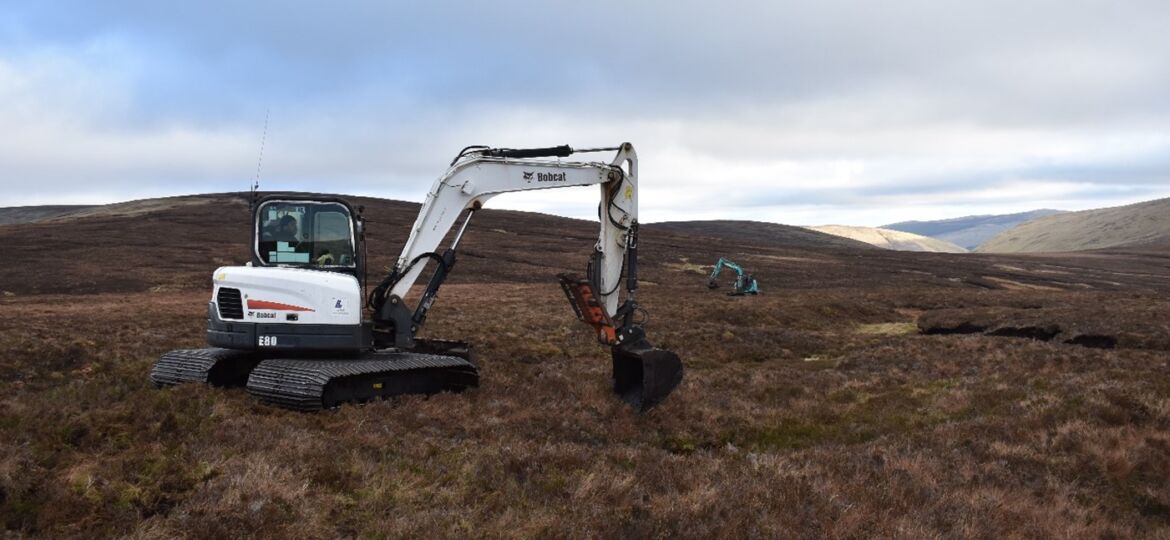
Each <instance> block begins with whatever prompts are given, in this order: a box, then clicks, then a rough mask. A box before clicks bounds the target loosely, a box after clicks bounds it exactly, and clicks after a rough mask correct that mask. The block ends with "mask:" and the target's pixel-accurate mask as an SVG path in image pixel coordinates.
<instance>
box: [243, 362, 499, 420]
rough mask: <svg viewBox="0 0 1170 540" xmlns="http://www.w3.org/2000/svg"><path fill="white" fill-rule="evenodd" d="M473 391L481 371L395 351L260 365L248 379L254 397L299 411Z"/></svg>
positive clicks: (469, 366)
mask: <svg viewBox="0 0 1170 540" xmlns="http://www.w3.org/2000/svg"><path fill="white" fill-rule="evenodd" d="M477 386H479V370H478V369H477V368H476V367H475V365H474V364H472V363H471V362H468V361H467V360H464V359H462V358H457V357H454V356H442V355H434V354H419V353H407V352H397V351H394V352H373V353H367V354H365V355H363V356H362V357H360V358H355V359H351V360H313V359H271V360H264V361H262V362H260V364H259V365H258V366H256V368H255V369H254V370H252V375H251V376H250V377H249V378H248V392H249V393H251V394H252V395H254V396H256V397H257V398H259V399H260V400H262V401H265V402H267V403H271V404H273V405H277V406H279V407H284V408H288V409H295V410H298V411H317V410H321V409H327V408H332V407H336V406H338V405H341V404H343V403H358V402H363V401H370V400H374V399H384V398H388V397H392V396H397V395H401V394H434V393H438V392H444V391H451V392H458V391H461V390H464V389H466V388H473V387H477Z"/></svg>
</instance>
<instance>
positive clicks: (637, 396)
mask: <svg viewBox="0 0 1170 540" xmlns="http://www.w3.org/2000/svg"><path fill="white" fill-rule="evenodd" d="M557 277H558V278H559V279H560V283H561V288H562V289H564V291H565V296H567V297H568V298H569V305H571V306H573V311H574V312H575V313H576V314H577V318H578V319H580V320H581V321H582V322H584V323H585V324H588V325H589V326H592V327H593V330H594V332H596V335H597V340H598V341H599V342H601V343H602V344H603V345H609V346H610V348H611V351H612V354H613V391H614V393H615V394H617V395H618V397H620V398H621V399H622V400H623V401H625V402H626V403H629V404H630V405H633V406H634V407H635V408H637V409H638V410H639V411H643V412H645V411H647V410H649V409H650V408H651V407H653V406H655V405H657V404H658V403H660V402H661V401H662V400H664V399H666V396H669V395H670V393H671V392H673V391H674V388H675V387H676V386H678V384H679V382H681V381H682V376H683V368H682V360H680V359H679V357H678V355H677V354H674V353H673V352H670V351H668V350H665V349H659V348H658V347H655V346H653V345H651V344H650V342H649V341H647V340H646V337H645V335H644V334H643V333H642V331H641V328H638V329H637V330H636V331H635V332H633V333H628V334H623V335H622V336H621V338H619V337H618V332H617V329H616V328H614V326H613V321H612V320H610V318H609V316H608V315H606V313H605V310H604V309H602V307H601V303H600V302H598V300H597V297H596V295H594V293H593V287H592V285H590V284H589V281H588V280H586V279H583V278H581V277H580V276H577V275H575V274H560V275H558V276H557Z"/></svg>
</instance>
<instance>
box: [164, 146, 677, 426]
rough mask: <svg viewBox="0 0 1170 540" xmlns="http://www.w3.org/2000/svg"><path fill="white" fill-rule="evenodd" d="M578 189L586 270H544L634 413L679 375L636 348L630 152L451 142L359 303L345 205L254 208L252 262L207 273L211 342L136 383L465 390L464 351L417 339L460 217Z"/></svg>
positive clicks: (289, 398) (269, 393)
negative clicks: (592, 204) (586, 229)
mask: <svg viewBox="0 0 1170 540" xmlns="http://www.w3.org/2000/svg"><path fill="white" fill-rule="evenodd" d="M598 152H616V155H615V156H614V157H613V159H611V160H610V161H608V162H577V161H564V160H562V159H561V158H566V157H569V156H571V155H575V154H583V153H598ZM585 185H599V186H600V191H601V204H600V206H599V216H600V222H601V229H600V235H599V238H598V240H597V244H596V246H595V250H594V253H593V255H592V256H591V257H590V259H589V262H588V264H587V266H586V272H585V274H584V275H575V274H569V273H564V274H560V275H559V276H558V277H559V280H560V283H561V287H562V288H563V289H564V291H565V294H566V296H567V297H568V298H569V301H570V304H571V305H572V307H573V309H574V311H575V313H576V315H577V317H578V318H579V319H580V320H581V321H583V322H585V323H587V324H589V325H590V327H592V329H593V331H594V333H595V335H596V336H597V338H598V341H600V342H601V343H602V344H604V345H606V346H608V347H610V349H611V353H612V355H611V356H612V361H613V388H614V392H615V393H616V394H617V395H618V396H619V397H620V398H621V399H623V400H624V401H626V402H628V403H629V404H631V405H632V406H634V407H635V408H637V409H639V410H641V411H645V410H647V409H649V408H651V407H653V406H654V405H656V404H658V403H659V402H661V401H662V400H663V399H665V398H666V396H667V395H669V394H670V393H671V392H672V391H673V390H674V388H675V387H676V386H678V384H679V382H681V380H682V373H683V371H682V362H681V361H680V359H679V357H678V355H676V354H674V353H673V352H670V351H667V350H664V349H660V348H657V347H654V346H653V345H651V344H650V342H649V341H647V339H646V335H645V332H644V330H643V328H642V324H641V320H644V317H642V316H641V313H642V312H643V309H642V308H641V307H639V306H638V304H637V302H636V301H635V293H636V291H637V289H638V158H637V154H636V153H635V152H634V147H633V146H632V145H631V144H629V143H623V144H622V145H620V146H616V147H610V148H590V149H579V150H574V149H572V148H570V147H569V146H557V147H551V148H533V149H506V148H489V147H486V146H469V147H467V148H464V149H463V150H462V151H461V152H459V154H458V155H457V156H456V157H455V159H454V160H453V161H452V162H451V165H450V167H449V168H448V169H447V171H446V172H445V173H444V174H443V175H442V176H441V177H440V178H439V179H438V180H436V181H435V183H434V185H433V186H432V187H431V190H430V191H429V192H428V193H427V197H426V201H425V202H424V203H423V205H422V209H421V210H420V211H419V214H418V218H417V219H416V220H415V222H414V226H413V228H412V229H411V231H410V237H409V238H408V239H407V241H406V245H405V246H404V247H403V248H402V253H401V255H399V257H398V260H397V263H396V264H395V265H394V267H393V269H392V270H391V272H390V273H389V275H387V276H386V277H385V278H384V279H382V280H381V281H380V282H379V283H378V284H377V285H376V286H374V287H373V288H372V290H371V291H370V292H369V294H368V295H366V294H364V292H365V290H366V279H365V276H366V264H367V261H366V258H365V249H364V234H363V223H364V222H363V219H362V217H361V216H360V215H359V213H355V212H354V210H353V208H352V207H351V206H350V205H349V204H347V203H346V202H345V201H344V200H341V199H338V198H335V197H322V196H311V197H306V196H280V195H274V196H268V197H264V198H262V199H260V200H254V201H253V208H252V214H253V220H252V221H253V230H252V255H251V258H252V260H251V262H250V263H248V264H247V265H246V266H227V267H221V268H218V269H216V270H215V272H214V274H213V276H212V283H213V287H214V289H213V291H212V297H211V301H210V302H209V303H208V306H207V320H208V327H207V341H208V344H209V345H210V347H209V348H204V349H184V350H176V351H171V352H168V353H166V354H164V355H162V357H161V358H160V359H159V361H158V362H157V363H156V364H155V366H154V369H153V370H152V371H151V375H150V377H151V380H152V381H153V382H154V383H155V384H156V385H159V386H169V385H174V384H180V383H188V382H198V383H208V384H212V385H216V386H247V389H248V391H249V392H250V393H251V394H253V395H255V396H257V397H258V398H260V399H261V400H263V401H265V402H269V403H273V404H275V405H278V406H282V407H286V408H291V409H297V410H308V411H312V410H320V409H324V408H331V407H335V406H338V405H340V404H343V403H350V402H362V401H368V400H373V399H379V398H387V397H392V396H395V395H400V394H412V393H421V394H430V393H435V392H442V391H460V390H463V389H466V388H469V387H475V386H478V384H479V370H478V368H477V366H476V365H475V363H473V360H472V357H471V350H470V347H469V346H468V345H467V344H466V343H462V342H456V341H442V340H433V339H423V338H421V337H419V336H418V332H419V329H420V328H422V326H423V323H424V322H425V321H426V317H427V312H428V311H429V310H430V308H431V307H432V305H433V304H434V302H435V299H436V295H437V294H438V292H439V287H440V286H441V285H442V284H443V281H444V280H445V279H446V277H447V276H448V275H449V273H450V272H451V270H452V268H453V267H454V265H455V260H456V257H455V253H456V247H457V246H458V244H459V240H460V239H461V238H462V236H463V233H464V231H465V230H466V228H467V225H468V223H469V222H470V221H471V218H472V216H473V215H474V214H475V212H476V211H477V210H479V209H480V208H482V207H483V204H484V203H485V202H486V201H487V200H488V199H490V198H491V197H493V196H495V195H499V194H501V193H507V192H514V191H528V190H536V189H550V188H559V187H568V186H585ZM461 217H462V223H461V224H460V225H459V228H458V231H457V232H456V233H455V235H454V237H453V239H452V240H451V242H450V244H449V245H448V246H447V247H446V248H445V249H443V250H442V251H440V250H439V247H440V246H439V245H440V243H441V242H442V241H443V240H444V239H445V238H446V237H447V236H448V233H449V232H450V231H451V230H452V228H454V227H455V225H456V223H459V221H460V218H461ZM428 263H434V266H435V270H434V272H433V274H431V277H430V280H429V282H428V283H427V285H426V288H425V289H424V290H423V291H422V294H421V296H419V298H418V300H417V302H416V303H415V305H413V306H408V303H407V293H408V292H409V291H410V289H411V287H412V286H413V285H414V283H415V282H416V281H417V280H418V278H419V277H420V275H421V274H422V272H423V271H424V269H425V268H426V267H427V266H428ZM623 277H624V280H623ZM623 281H624V283H623ZM623 285H624V286H623ZM363 306H364V308H365V309H363ZM367 313H368V318H367V317H366V314H367Z"/></svg>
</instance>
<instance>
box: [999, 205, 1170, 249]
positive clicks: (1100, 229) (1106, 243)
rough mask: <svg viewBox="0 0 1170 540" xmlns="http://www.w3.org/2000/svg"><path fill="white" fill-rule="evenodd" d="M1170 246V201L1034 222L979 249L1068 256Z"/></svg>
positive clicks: (1000, 236) (1045, 218) (1014, 229)
mask: <svg viewBox="0 0 1170 540" xmlns="http://www.w3.org/2000/svg"><path fill="white" fill-rule="evenodd" d="M1167 243H1170V198H1166V199H1156V200H1152V201H1146V202H1140V203H1135V204H1129V205H1125V206H1115V207H1112V208H1099V209H1096V210H1082V211H1079V212H1067V213H1062V214H1057V215H1053V216H1048V217H1043V218H1040V219H1036V220H1032V221H1029V222H1027V223H1023V224H1021V225H1019V226H1017V227H1014V228H1012V229H1010V230H1008V231H1005V232H1003V233H1000V234H999V235H998V236H996V237H995V238H992V239H991V240H988V241H987V242H985V243H983V244H982V245H981V246H979V250H978V251H980V252H984V253H1026V252H1066V251H1083V250H1089V249H1104V248H1111V247H1122V246H1141V245H1151V244H1167Z"/></svg>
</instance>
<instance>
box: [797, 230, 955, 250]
mask: <svg viewBox="0 0 1170 540" xmlns="http://www.w3.org/2000/svg"><path fill="white" fill-rule="evenodd" d="M808 228H809V229H811V230H814V231H818V232H823V233H826V234H832V235H835V236H840V237H843V238H850V239H853V240H857V241H858V242H865V243H866V244H869V245H871V246H876V247H879V248H883V249H892V250H894V251H926V252H931V253H967V249H966V248H964V247H962V246H957V245H955V244H952V243H950V242H947V241H945V240H939V239H938V238H931V237H929V236H922V235H920V234H914V233H908V232H904V231H895V230H891V229H882V228H878V227H857V226H852V225H819V226H816V227H808Z"/></svg>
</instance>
